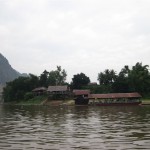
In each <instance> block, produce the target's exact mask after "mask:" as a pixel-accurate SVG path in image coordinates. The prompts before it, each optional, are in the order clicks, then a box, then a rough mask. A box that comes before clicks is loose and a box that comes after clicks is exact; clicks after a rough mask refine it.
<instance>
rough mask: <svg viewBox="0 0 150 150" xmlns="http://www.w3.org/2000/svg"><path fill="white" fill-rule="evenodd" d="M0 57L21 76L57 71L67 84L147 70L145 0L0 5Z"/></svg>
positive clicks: (38, 0) (149, 2) (149, 10)
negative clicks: (138, 66)
mask: <svg viewBox="0 0 150 150" xmlns="http://www.w3.org/2000/svg"><path fill="white" fill-rule="evenodd" d="M0 53H2V54H3V55H4V56H5V57H6V58H7V59H8V60H9V62H10V64H11V65H12V67H13V68H14V69H16V70H17V71H19V72H21V73H24V72H25V73H33V74H35V75H40V74H41V73H42V72H43V71H44V70H45V69H46V70H47V71H51V70H55V69H56V66H57V65H60V66H62V68H63V69H65V70H66V71H67V74H68V76H67V81H71V78H72V77H73V75H75V74H77V73H81V72H83V73H85V74H86V75H87V76H88V77H90V79H91V81H92V82H95V81H97V76H98V73H99V72H103V71H104V70H105V69H114V70H115V71H117V72H119V71H120V70H121V68H123V67H124V65H129V66H133V65H135V63H136V62H142V63H143V65H150V0H0Z"/></svg>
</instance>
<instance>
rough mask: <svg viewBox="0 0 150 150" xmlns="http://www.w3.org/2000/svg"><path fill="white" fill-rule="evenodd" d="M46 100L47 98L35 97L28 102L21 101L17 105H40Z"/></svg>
mask: <svg viewBox="0 0 150 150" xmlns="http://www.w3.org/2000/svg"><path fill="white" fill-rule="evenodd" d="M46 99H47V96H43V95H42V96H36V97H34V98H32V99H29V100H26V101H25V100H23V101H20V102H19V103H17V104H18V105H41V104H42V102H43V101H44V100H46Z"/></svg>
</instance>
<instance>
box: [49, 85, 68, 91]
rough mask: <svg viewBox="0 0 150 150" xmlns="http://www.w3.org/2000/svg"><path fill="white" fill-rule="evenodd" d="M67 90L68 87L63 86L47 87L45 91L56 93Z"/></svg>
mask: <svg viewBox="0 0 150 150" xmlns="http://www.w3.org/2000/svg"><path fill="white" fill-rule="evenodd" d="M67 90H68V87H67V86H66V85H65V86H49V87H48V89H47V91H48V92H54V91H55V92H57V91H67Z"/></svg>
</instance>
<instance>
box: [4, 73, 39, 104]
mask: <svg viewBox="0 0 150 150" xmlns="http://www.w3.org/2000/svg"><path fill="white" fill-rule="evenodd" d="M37 85H38V77H37V76H35V75H33V74H30V76H29V77H19V78H17V79H15V80H14V81H12V82H8V83H7V85H6V87H5V88H4V92H3V96H4V101H5V102H11V101H19V100H22V99H24V95H25V94H26V93H27V92H31V91H32V90H33V89H34V88H35V87H37Z"/></svg>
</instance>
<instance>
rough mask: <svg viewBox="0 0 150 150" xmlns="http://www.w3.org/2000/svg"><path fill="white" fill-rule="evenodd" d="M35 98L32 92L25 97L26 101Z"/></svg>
mask: <svg viewBox="0 0 150 150" xmlns="http://www.w3.org/2000/svg"><path fill="white" fill-rule="evenodd" d="M33 97H34V95H33V93H32V92H27V93H26V94H25V95H24V99H25V100H29V99H32V98H33Z"/></svg>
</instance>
